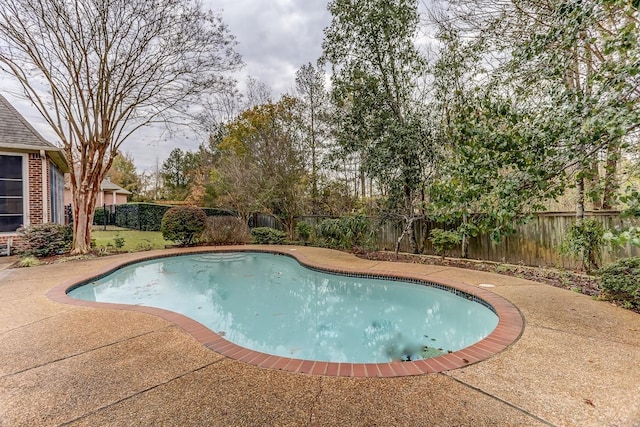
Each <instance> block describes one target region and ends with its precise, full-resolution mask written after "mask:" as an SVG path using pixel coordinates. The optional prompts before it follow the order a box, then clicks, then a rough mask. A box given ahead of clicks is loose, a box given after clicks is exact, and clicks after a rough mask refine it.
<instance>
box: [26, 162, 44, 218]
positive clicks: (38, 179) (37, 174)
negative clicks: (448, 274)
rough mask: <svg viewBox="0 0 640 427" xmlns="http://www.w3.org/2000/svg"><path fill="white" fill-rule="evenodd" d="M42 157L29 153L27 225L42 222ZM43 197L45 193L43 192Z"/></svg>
mask: <svg viewBox="0 0 640 427" xmlns="http://www.w3.org/2000/svg"><path fill="white" fill-rule="evenodd" d="M42 196H43V195H42V158H41V157H40V154H38V153H30V154H29V225H36V224H42V222H43V221H42V214H43V209H42V208H43V205H42V200H43V199H42ZM45 197H47V196H46V194H45Z"/></svg>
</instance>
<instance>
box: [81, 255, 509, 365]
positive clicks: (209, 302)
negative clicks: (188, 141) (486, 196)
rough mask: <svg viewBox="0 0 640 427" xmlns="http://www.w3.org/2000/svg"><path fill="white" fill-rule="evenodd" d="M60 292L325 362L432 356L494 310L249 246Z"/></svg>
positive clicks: (143, 266)
mask: <svg viewBox="0 0 640 427" xmlns="http://www.w3.org/2000/svg"><path fill="white" fill-rule="evenodd" d="M69 296H71V297H74V298H78V299H83V300H89V301H98V302H108V303H121V304H132V305H135V304H137V305H144V306H149V307H157V308H162V309H166V310H170V311H173V312H177V313H180V314H183V315H185V316H188V317H190V318H192V319H194V320H196V321H198V322H200V323H202V324H203V325H205V326H207V327H208V328H210V329H211V330H212V331H214V332H216V333H218V334H220V335H222V336H224V338H225V339H227V340H229V341H231V342H233V343H235V344H238V345H240V346H242V347H246V348H249V349H252V350H256V351H260V352H264V353H269V354H274V355H278V356H284V357H291V358H296V359H308V360H317V361H326V362H351V363H383V362H389V361H392V360H416V359H421V358H427V357H434V356H439V355H442V354H446V353H447V352H452V351H456V350H460V349H462V348H464V347H467V346H470V345H472V344H474V343H476V342H478V341H480V340H482V339H483V338H485V337H486V336H487V335H489V334H490V333H491V332H492V331H493V330H494V329H495V327H496V325H497V324H498V317H497V316H496V314H495V313H494V312H493V311H491V310H490V309H488V308H487V307H485V306H484V305H482V304H479V303H477V302H474V301H470V300H467V299H465V298H462V297H459V296H456V295H454V294H453V293H451V292H447V291H443V290H440V289H436V288H432V287H429V286H423V285H417V284H411V283H406V282H400V281H395V280H381V279H372V278H357V277H347V276H343V275H337V274H330V273H323V272H318V271H314V270H310V269H308V268H305V267H303V266H302V265H300V264H299V263H298V262H297V261H296V260H295V259H293V258H291V257H288V256H282V255H275V254H266V253H252V252H236V253H210V254H194V255H184V256H176V257H168V258H160V259H155V260H150V261H145V262H141V263H138V264H133V265H129V266H127V267H124V268H121V269H119V270H117V271H115V272H113V273H111V274H109V275H107V276H105V277H102V278H100V279H99V280H96V281H94V282H91V283H88V284H86V285H83V286H80V287H78V288H75V289H73V290H72V291H70V292H69Z"/></svg>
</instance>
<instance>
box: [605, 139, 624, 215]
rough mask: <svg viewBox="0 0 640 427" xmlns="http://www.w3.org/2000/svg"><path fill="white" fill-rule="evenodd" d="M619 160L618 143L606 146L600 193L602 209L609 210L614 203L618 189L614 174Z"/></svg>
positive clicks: (614, 142) (610, 143)
mask: <svg viewBox="0 0 640 427" xmlns="http://www.w3.org/2000/svg"><path fill="white" fill-rule="evenodd" d="M619 159H620V143H619V142H618V141H611V142H609V144H608V146H607V164H606V166H605V168H604V190H603V192H602V209H604V210H609V209H612V208H613V205H614V203H615V194H616V190H617V189H618V181H617V179H616V172H617V171H618V160H619Z"/></svg>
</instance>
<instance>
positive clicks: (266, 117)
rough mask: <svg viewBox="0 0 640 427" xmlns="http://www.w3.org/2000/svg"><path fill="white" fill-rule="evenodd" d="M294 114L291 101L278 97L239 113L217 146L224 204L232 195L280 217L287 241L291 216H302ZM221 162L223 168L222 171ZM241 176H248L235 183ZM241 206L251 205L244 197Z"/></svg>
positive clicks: (294, 102) (300, 163)
mask: <svg viewBox="0 0 640 427" xmlns="http://www.w3.org/2000/svg"><path fill="white" fill-rule="evenodd" d="M296 109H297V100H296V99H294V98H291V97H288V96H284V97H283V98H282V99H281V100H280V101H278V102H277V103H267V104H262V105H258V106H255V107H253V108H250V109H249V110H246V111H244V112H243V113H242V114H240V116H238V118H237V119H236V120H234V121H233V122H231V123H230V124H229V125H228V135H227V137H225V139H224V140H223V141H222V144H221V145H220V149H221V150H222V152H223V154H222V156H223V159H222V160H221V167H220V168H219V169H218V172H219V173H220V178H221V179H222V182H223V183H225V184H226V186H223V188H224V189H225V190H224V191H225V192H226V195H227V199H230V198H231V197H234V196H232V195H231V193H232V192H234V191H238V194H245V195H247V196H248V197H251V198H252V199H254V200H255V201H256V202H258V201H259V203H260V205H261V206H262V208H263V210H265V211H267V212H270V213H272V214H274V215H277V216H278V217H280V218H281V220H282V222H283V224H284V225H285V227H286V228H287V232H288V233H289V236H290V237H292V238H293V235H294V227H295V217H296V216H297V215H300V214H301V213H302V212H303V207H304V206H305V203H306V194H305V185H306V182H305V178H306V174H305V168H304V157H303V151H302V150H301V147H300V145H299V143H298V141H299V139H300V125H299V123H298V120H297V116H296V114H295V111H296ZM225 162H229V164H227V165H225V166H222V165H223V164H224V163H225ZM239 168H241V169H239ZM240 172H242V173H240ZM246 173H251V174H252V177H248V179H247V180H245V181H241V179H242V176H246V175H245V174H246ZM230 184H233V186H232V185H230ZM239 186H243V187H244V188H243V189H240V188H239ZM241 203H242V204H243V205H244V206H250V205H252V204H251V203H247V200H246V198H244V197H242V202H241ZM239 204H240V203H239V202H238V203H237V206H238V205H239Z"/></svg>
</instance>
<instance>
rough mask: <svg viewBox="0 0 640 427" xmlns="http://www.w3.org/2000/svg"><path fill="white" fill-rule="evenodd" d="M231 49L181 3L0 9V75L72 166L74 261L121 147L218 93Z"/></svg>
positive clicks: (124, 1) (63, 0)
mask: <svg viewBox="0 0 640 427" xmlns="http://www.w3.org/2000/svg"><path fill="white" fill-rule="evenodd" d="M233 45H234V41H233V38H232V36H231V35H229V33H228V31H227V28H226V27H225V25H224V24H223V23H222V21H221V19H220V17H218V16H216V15H214V14H213V13H212V12H206V11H203V10H202V8H201V4H200V3H199V2H195V1H190V0H157V1H153V2H149V1H147V0H109V1H103V0H78V1H67V0H48V1H30V0H1V1H0V64H2V69H3V70H4V71H5V72H7V73H9V74H10V75H12V76H13V77H15V80H16V81H17V82H18V83H19V84H20V85H21V87H22V89H23V93H24V95H25V96H26V97H27V98H28V99H29V100H30V101H31V102H32V103H33V104H34V105H35V107H36V108H37V109H38V110H39V112H40V114H41V115H42V116H43V117H44V119H45V120H46V122H47V123H48V124H49V125H50V126H51V128H52V130H53V131H54V132H55V134H56V136H57V137H58V138H59V139H60V141H61V144H62V146H63V148H64V151H65V154H66V156H67V159H68V160H69V162H70V163H71V164H72V168H71V174H70V175H71V179H70V181H71V189H72V193H73V219H74V221H73V226H74V241H73V252H74V253H86V252H89V251H90V250H91V248H90V243H91V218H92V217H93V213H94V210H95V204H96V197H97V194H98V192H99V187H100V182H101V181H102V179H103V178H104V177H105V175H106V173H107V171H108V170H109V169H110V168H111V165H112V163H113V160H114V158H115V157H116V155H117V153H118V149H119V148H120V146H121V145H122V143H123V142H124V141H125V140H126V139H127V138H128V137H129V136H130V135H132V134H133V133H134V132H135V131H136V130H137V129H139V128H140V127H142V126H145V125H147V124H149V123H153V122H163V123H167V122H174V123H175V122H176V121H177V120H179V118H184V117H185V115H184V114H182V113H180V111H186V108H187V107H190V106H192V105H193V104H194V103H197V102H198V99H199V98H200V97H206V95H207V94H209V93H216V92H218V91H223V90H226V88H227V87H228V86H227V85H226V84H225V82H226V81H228V79H227V78H225V75H226V73H227V72H229V71H232V70H235V69H237V68H239V66H240V64H241V61H240V57H239V56H238V54H237V53H236V52H235V51H234V50H233ZM41 88H43V89H41Z"/></svg>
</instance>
